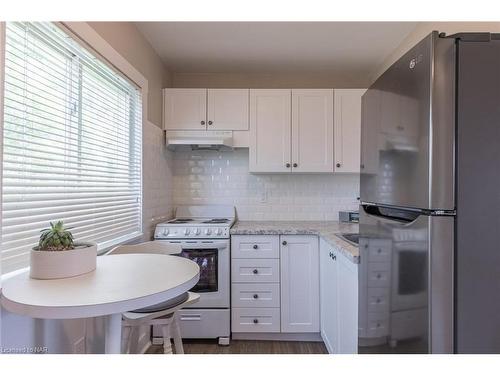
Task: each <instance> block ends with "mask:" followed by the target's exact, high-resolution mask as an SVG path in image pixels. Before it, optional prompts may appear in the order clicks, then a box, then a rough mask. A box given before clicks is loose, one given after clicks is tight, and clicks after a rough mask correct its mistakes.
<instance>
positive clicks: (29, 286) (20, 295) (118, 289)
mask: <svg viewBox="0 0 500 375" xmlns="http://www.w3.org/2000/svg"><path fill="white" fill-rule="evenodd" d="M199 277H200V269H199V267H198V265H197V264H196V263H195V262H192V261H190V260H188V259H185V258H182V257H176V256H170V255H159V254H123V255H112V256H100V257H98V258H97V269H96V270H95V271H93V272H90V273H87V274H84V275H81V276H76V277H71V278H67V279H55V280H36V279H31V278H30V277H29V272H28V271H27V272H23V273H21V274H19V275H17V276H14V277H12V278H10V279H8V280H7V281H5V282H4V283H3V284H2V305H3V306H4V307H5V308H6V309H7V310H9V311H11V312H13V313H16V314H21V315H27V316H30V317H32V318H42V319H73V318H89V317H96V316H106V318H105V352H106V353H120V349H121V314H122V313H123V312H126V311H131V310H136V309H140V308H143V307H146V306H150V305H154V304H157V303H160V302H164V301H166V300H169V299H171V298H175V297H177V296H179V295H181V294H182V293H185V292H187V291H188V290H189V289H191V288H192V287H193V286H194V285H196V283H197V282H198V279H199Z"/></svg>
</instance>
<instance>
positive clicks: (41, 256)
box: [30, 221, 97, 279]
mask: <svg viewBox="0 0 500 375" xmlns="http://www.w3.org/2000/svg"><path fill="white" fill-rule="evenodd" d="M96 258H97V246H96V244H94V243H76V242H74V241H73V234H71V232H70V231H69V230H68V228H65V227H64V223H63V222H62V221H58V222H56V223H55V224H54V223H52V222H51V223H50V228H47V229H43V230H42V231H41V234H40V240H39V242H38V246H36V247H34V248H33V249H32V250H31V255H30V277H31V278H33V279H62V278H66V277H73V276H78V275H82V274H84V273H87V272H91V271H93V270H95V268H96Z"/></svg>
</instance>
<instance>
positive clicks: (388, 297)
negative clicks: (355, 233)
mask: <svg viewBox="0 0 500 375" xmlns="http://www.w3.org/2000/svg"><path fill="white" fill-rule="evenodd" d="M453 223H454V218H453V217H437V216H425V215H420V214H419V213H417V212H408V211H404V210H391V209H384V208H378V207H374V206H373V207H369V208H366V207H361V209H360V227H359V231H360V240H359V249H360V260H361V262H360V266H359V273H358V275H359V301H358V306H359V313H358V314H359V315H358V316H359V343H360V347H359V353H451V352H452V351H453V345H452V344H453V340H452V339H453V311H452V308H453V277H452V275H453Z"/></svg>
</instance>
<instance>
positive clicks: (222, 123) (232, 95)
mask: <svg viewBox="0 0 500 375" xmlns="http://www.w3.org/2000/svg"><path fill="white" fill-rule="evenodd" d="M248 91H249V90H248V89H208V112H207V129H208V130H248Z"/></svg>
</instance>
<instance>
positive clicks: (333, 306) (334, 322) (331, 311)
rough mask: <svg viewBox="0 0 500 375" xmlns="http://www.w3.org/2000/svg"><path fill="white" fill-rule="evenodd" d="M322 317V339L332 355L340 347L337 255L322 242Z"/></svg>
mask: <svg viewBox="0 0 500 375" xmlns="http://www.w3.org/2000/svg"><path fill="white" fill-rule="evenodd" d="M319 251H320V257H319V258H320V309H321V311H320V317H321V337H322V338H323V342H324V343H325V345H326V348H327V349H328V352H329V353H330V354H333V353H336V352H337V347H338V314H337V304H338V303H337V288H338V285H337V283H338V282H337V254H336V252H335V251H334V250H333V249H332V247H331V246H330V245H328V244H327V243H326V242H325V241H324V240H323V239H321V240H320V246H319Z"/></svg>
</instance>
